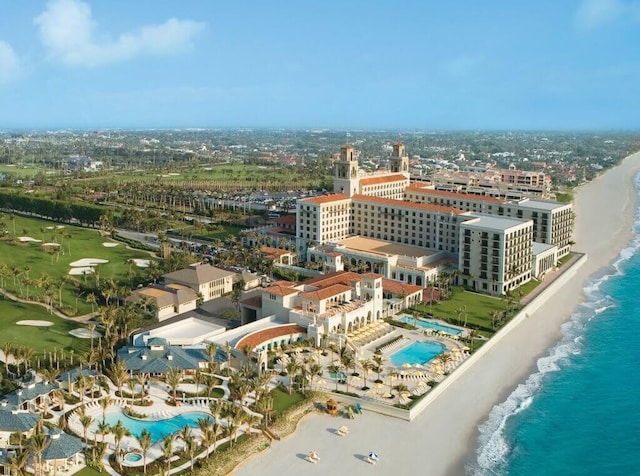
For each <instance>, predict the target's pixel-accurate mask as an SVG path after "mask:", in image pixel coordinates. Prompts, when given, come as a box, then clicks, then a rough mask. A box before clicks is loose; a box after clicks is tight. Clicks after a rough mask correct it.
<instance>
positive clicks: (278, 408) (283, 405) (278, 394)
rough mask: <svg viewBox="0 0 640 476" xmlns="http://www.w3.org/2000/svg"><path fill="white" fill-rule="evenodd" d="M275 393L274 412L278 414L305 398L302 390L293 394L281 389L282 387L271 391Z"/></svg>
mask: <svg viewBox="0 0 640 476" xmlns="http://www.w3.org/2000/svg"><path fill="white" fill-rule="evenodd" d="M271 394H272V395H273V412H274V414H276V415H278V414H281V413H283V412H285V411H287V410H288V409H289V408H291V407H292V406H293V405H295V404H296V403H298V402H301V401H302V400H304V398H305V397H304V395H303V394H302V393H300V392H293V393H292V394H291V395H289V393H288V392H287V391H286V390H281V389H280V388H274V389H273V390H272V391H271Z"/></svg>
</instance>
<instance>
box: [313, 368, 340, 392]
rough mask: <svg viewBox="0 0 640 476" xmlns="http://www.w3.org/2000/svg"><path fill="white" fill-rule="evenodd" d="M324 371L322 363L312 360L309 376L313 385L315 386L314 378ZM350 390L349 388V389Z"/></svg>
mask: <svg viewBox="0 0 640 476" xmlns="http://www.w3.org/2000/svg"><path fill="white" fill-rule="evenodd" d="M320 372H322V365H320V364H319V363H318V362H311V364H310V365H309V376H310V378H311V387H312V388H313V381H314V379H315V378H316V377H317V376H318V375H320ZM347 391H348V390H347Z"/></svg>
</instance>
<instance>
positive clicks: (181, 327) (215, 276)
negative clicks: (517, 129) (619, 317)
mask: <svg viewBox="0 0 640 476" xmlns="http://www.w3.org/2000/svg"><path fill="white" fill-rule="evenodd" d="M408 166H409V159H408V157H407V155H406V153H405V148H404V145H403V144H401V143H397V144H394V146H393V152H392V155H391V157H390V160H389V169H388V171H384V172H381V173H364V172H362V171H361V170H360V169H359V166H358V161H357V160H356V159H355V158H354V151H353V147H352V146H350V145H346V146H343V147H342V149H341V154H340V157H339V158H338V159H337V160H336V163H335V179H334V193H331V194H326V195H322V196H317V197H312V198H307V199H302V200H299V201H298V203H297V209H296V220H295V236H296V241H297V249H298V250H301V256H300V258H301V261H303V262H304V261H311V262H315V265H313V266H309V268H312V269H315V271H312V270H311V269H305V268H297V267H296V266H293V265H291V264H283V263H280V262H279V263H278V264H277V265H276V266H285V267H287V266H288V267H289V268H293V269H294V270H296V269H297V270H298V271H300V273H301V274H312V275H314V276H315V277H313V278H311V279H307V280H304V281H301V282H287V281H279V282H275V283H272V284H271V285H269V286H268V287H265V288H261V289H259V290H256V291H253V292H252V293H251V294H249V295H246V296H245V297H244V298H243V299H242V300H241V301H240V302H239V303H238V307H239V310H240V314H241V323H242V325H241V326H240V327H237V328H235V329H229V330H225V329H224V328H222V327H220V326H216V325H214V324H210V323H205V322H201V318H200V317H198V316H195V317H189V318H186V319H183V320H180V321H174V319H171V320H170V321H167V322H166V325H164V326H163V325H159V326H155V327H153V328H150V329H147V330H144V331H141V332H140V333H139V334H137V335H135V336H134V343H135V344H136V345H145V344H146V343H147V342H148V341H149V340H150V339H153V338H155V337H160V338H163V339H165V340H166V341H167V343H168V344H169V345H185V344H186V343H188V344H189V345H198V344H199V343H207V342H213V343H216V344H218V345H219V346H223V345H225V344H226V343H227V342H228V343H230V344H231V345H232V347H233V350H232V352H233V356H234V357H235V358H237V359H240V361H243V359H247V358H248V355H247V354H248V351H249V355H251V356H252V357H253V359H254V361H256V360H257V361H258V362H259V364H260V368H261V369H262V370H264V369H266V368H268V365H267V360H266V359H267V357H266V352H265V351H268V350H272V349H274V348H276V347H278V346H280V345H282V344H283V343H288V342H291V341H294V340H299V339H304V340H308V341H313V343H314V344H315V345H320V344H321V343H322V344H323V345H326V343H327V341H329V342H334V343H336V344H339V345H346V346H349V347H351V348H352V349H353V351H354V352H355V353H356V354H359V353H360V352H361V351H362V348H361V347H362V345H363V344H365V343H366V342H365V341H366V340H367V339H364V340H362V339H361V340H360V341H358V340H357V339H356V340H354V339H353V336H354V334H357V331H360V330H362V329H363V328H366V327H368V326H370V325H375V326H376V328H377V329H378V332H377V333H376V334H383V333H384V332H385V331H388V332H391V330H390V329H388V328H387V327H386V326H385V324H386V323H383V322H382V320H383V319H385V318H387V317H392V316H395V315H396V314H398V313H399V312H400V311H401V310H403V309H406V308H409V307H411V306H413V305H414V304H417V303H419V302H422V301H423V299H426V298H427V297H428V296H425V295H424V294H425V291H424V290H425V288H428V289H433V285H434V284H436V285H440V284H441V282H442V280H443V279H446V280H447V281H453V282H455V283H456V284H458V285H461V286H464V287H466V288H467V289H471V290H475V291H477V292H481V293H486V294H492V295H496V296H500V295H504V294H506V293H508V292H510V291H511V290H513V289H515V288H517V287H518V286H521V285H523V284H524V283H526V282H528V281H530V280H531V279H541V278H542V277H543V276H544V275H545V273H546V272H547V271H549V270H551V269H554V268H555V267H556V265H557V262H558V259H560V258H561V257H563V256H566V255H567V254H568V253H569V249H570V243H571V241H570V239H571V232H572V224H573V213H572V206H571V204H562V203H557V202H551V201H544V200H540V199H538V198H519V199H518V200H508V199H506V198H497V197H494V196H486V195H480V194H470V193H459V192H451V191H443V190H438V189H437V188H436V187H435V186H434V185H429V184H427V183H422V182H414V183H411V181H410V177H409V173H408ZM291 232H292V233H293V232H294V230H293V229H291ZM211 268H212V267H211V266H210V265H202V264H201V265H192V266H190V267H189V268H187V269H185V270H183V271H178V272H174V273H171V274H169V275H167V276H165V280H164V281H165V283H168V284H165V286H166V285H170V286H176V285H179V286H186V287H191V288H192V289H193V291H194V292H195V293H201V294H202V295H204V296H205V298H206V299H208V298H211V297H213V296H214V295H218V294H219V293H224V292H228V291H229V290H230V287H228V286H230V283H231V277H229V276H227V275H226V274H225V273H221V272H220V271H219V270H218V271H216V270H215V269H211ZM305 271H306V272H307V273H305ZM203 283H207V284H206V285H204V287H203ZM218 285H220V286H222V285H224V286H227V287H226V288H225V289H224V290H222V288H221V289H220V290H218V288H217V287H216V286H218ZM214 288H215V289H216V290H215V291H212V289H214ZM171 291H175V290H173V289H172V290H171ZM182 292H183V294H184V295H186V294H187V293H186V292H184V290H182ZM174 309H175V307H174ZM159 317H160V316H159ZM389 327H390V326H389ZM247 348H248V349H247Z"/></svg>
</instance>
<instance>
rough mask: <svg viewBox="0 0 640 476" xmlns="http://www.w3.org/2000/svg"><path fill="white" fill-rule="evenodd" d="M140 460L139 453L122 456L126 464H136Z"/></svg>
mask: <svg viewBox="0 0 640 476" xmlns="http://www.w3.org/2000/svg"><path fill="white" fill-rule="evenodd" d="M141 459H142V455H141V454H139V453H127V454H126V455H124V460H125V461H126V462H127V463H137V462H138V461H140V460H141Z"/></svg>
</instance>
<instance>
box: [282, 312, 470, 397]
mask: <svg viewBox="0 0 640 476" xmlns="http://www.w3.org/2000/svg"><path fill="white" fill-rule="evenodd" d="M385 324H386V323H385ZM392 327H393V329H392V331H391V332H389V333H387V334H384V335H382V336H380V337H379V338H376V339H374V340H372V341H370V342H368V343H367V344H366V345H363V346H360V347H358V354H357V355H356V360H358V361H359V360H362V359H366V360H371V361H372V360H373V357H374V355H375V349H376V347H377V346H379V345H381V344H384V343H385V342H387V341H390V340H391V339H393V338H395V337H402V338H401V339H399V340H398V341H397V342H395V343H393V344H392V345H390V346H388V347H386V348H384V349H382V357H383V367H384V368H383V370H382V371H381V372H380V380H382V381H383V383H379V382H378V383H376V382H375V381H376V380H377V379H378V373H377V372H374V371H369V372H368V375H367V382H366V384H367V385H366V386H367V387H369V388H368V389H367V390H362V388H363V387H364V384H365V382H364V375H363V372H362V369H358V370H357V372H359V375H357V376H354V375H352V373H353V370H350V371H347V372H346V373H347V375H348V377H347V380H346V382H345V383H339V382H336V380H335V379H333V378H330V377H329V374H328V372H326V371H325V374H324V376H320V377H316V378H315V379H314V381H313V383H312V385H311V386H312V388H313V389H314V390H317V391H327V392H333V391H335V390H340V391H342V392H351V393H355V394H357V395H359V396H360V397H361V398H363V399H365V400H372V401H376V402H378V403H384V404H385V405H394V404H396V403H408V401H409V400H408V395H406V393H408V394H409V395H414V396H419V395H422V394H424V393H426V392H428V391H429V389H430V387H429V386H428V385H426V383H427V382H430V381H435V382H441V381H442V380H444V378H445V377H446V374H448V373H450V372H451V371H453V370H454V369H455V368H456V367H458V365H460V364H461V363H462V362H463V361H464V360H465V359H466V358H467V357H468V356H469V354H468V352H467V350H468V349H467V348H466V347H465V346H464V345H463V344H462V343H461V342H459V337H458V336H450V335H444V334H442V335H439V334H438V333H434V332H429V331H428V330H424V331H423V330H409V329H404V328H401V327H395V326H392ZM347 340H348V339H347ZM425 340H431V341H434V342H440V343H441V344H443V345H444V346H445V347H446V348H447V350H446V351H445V352H448V353H449V354H450V360H449V361H448V362H447V363H446V364H445V365H446V368H444V366H443V365H438V364H436V363H433V362H432V363H431V364H428V365H406V364H405V365H401V366H395V365H393V364H391V362H390V358H389V356H390V355H391V354H393V353H394V352H397V351H398V350H401V349H402V348H404V347H407V346H408V345H410V344H412V343H414V342H421V341H425ZM347 345H348V344H347ZM318 357H319V359H318ZM313 358H314V359H318V360H319V363H320V364H321V365H322V366H323V368H324V369H326V368H328V366H330V365H331V364H332V363H333V362H334V361H336V360H337V358H338V357H337V354H335V353H334V352H332V351H331V350H329V349H327V355H322V354H321V353H315V352H314V353H313ZM276 369H277V370H280V365H276ZM276 379H277V380H278V381H280V382H281V383H282V384H284V385H285V386H286V385H288V377H286V376H277V377H276ZM400 383H403V384H405V385H406V386H407V388H408V390H407V392H406V393H405V395H404V396H400V395H395V392H394V391H393V387H394V386H395V385H398V384H400ZM390 395H391V396H392V397H393V398H389V396H390Z"/></svg>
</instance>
